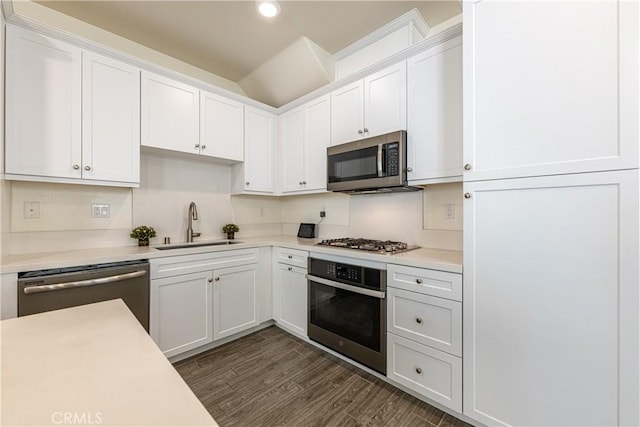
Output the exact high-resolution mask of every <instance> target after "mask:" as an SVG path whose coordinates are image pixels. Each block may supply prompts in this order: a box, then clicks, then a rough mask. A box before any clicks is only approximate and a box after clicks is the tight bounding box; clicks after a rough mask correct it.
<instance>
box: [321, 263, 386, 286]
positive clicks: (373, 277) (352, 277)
mask: <svg viewBox="0 0 640 427" xmlns="http://www.w3.org/2000/svg"><path fill="white" fill-rule="evenodd" d="M308 271H309V274H310V275H312V276H316V277H320V278H323V279H327V280H333V281H336V282H341V283H346V284H351V285H356V286H363V287H367V288H372V289H381V288H385V287H386V286H385V285H386V271H384V270H377V269H374V268H368V267H362V266H359V265H351V264H343V263H339V262H334V261H327V260H322V259H316V258H309V270H308Z"/></svg>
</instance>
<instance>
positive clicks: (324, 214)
mask: <svg viewBox="0 0 640 427" xmlns="http://www.w3.org/2000/svg"><path fill="white" fill-rule="evenodd" d="M326 216H327V212H326V211H324V210H322V211H320V218H324V217H326Z"/></svg>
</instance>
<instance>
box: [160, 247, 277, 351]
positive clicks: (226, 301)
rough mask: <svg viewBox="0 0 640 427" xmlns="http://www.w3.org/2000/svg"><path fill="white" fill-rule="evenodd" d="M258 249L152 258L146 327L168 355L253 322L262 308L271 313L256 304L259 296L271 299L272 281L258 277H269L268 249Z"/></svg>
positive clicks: (251, 324) (200, 344) (220, 336)
mask: <svg viewBox="0 0 640 427" xmlns="http://www.w3.org/2000/svg"><path fill="white" fill-rule="evenodd" d="M261 250H262V248H261ZM261 250H258V249H257V248H253V249H239V250H231V251H221V252H213V253H205V254H197V255H183V256H174V257H166V258H158V259H152V260H151V292H150V327H149V329H150V334H151V338H153V340H154V341H155V342H156V344H158V347H160V349H161V350H162V352H163V353H164V354H165V355H166V356H167V357H172V356H176V355H178V354H181V353H184V352H186V351H188V350H193V349H195V348H198V347H201V346H204V345H206V344H209V343H212V342H213V341H214V340H218V339H221V338H226V337H229V336H231V335H234V334H237V333H239V332H242V331H245V330H247V329H250V328H252V327H254V326H257V325H258V324H259V323H260V322H261V316H263V317H264V316H265V313H267V314H269V318H271V317H270V313H269V311H270V310H265V309H264V308H261V307H262V306H260V305H259V304H258V303H259V301H258V298H259V296H261V297H263V298H265V297H266V298H269V304H271V302H270V292H266V289H265V288H266V287H270V286H271V282H270V281H269V280H268V279H267V280H266V281H265V280H259V279H258V278H259V277H260V276H261V275H262V276H266V277H269V276H270V275H269V273H268V272H269V266H270V261H271V256H270V250H268V251H266V252H267V254H266V256H262V255H260V254H261V252H260V251H261ZM262 252H264V251H262ZM214 267H217V268H214ZM260 272H262V273H260ZM261 312H262V313H261Z"/></svg>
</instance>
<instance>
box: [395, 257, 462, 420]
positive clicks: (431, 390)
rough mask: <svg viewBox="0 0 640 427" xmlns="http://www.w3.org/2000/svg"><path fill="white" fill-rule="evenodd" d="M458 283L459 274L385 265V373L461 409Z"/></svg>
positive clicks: (453, 407) (460, 343) (433, 398)
mask: <svg viewBox="0 0 640 427" xmlns="http://www.w3.org/2000/svg"><path fill="white" fill-rule="evenodd" d="M461 285H462V275H460V274H456V273H450V272H443V271H435V270H429V269H424V268H416V267H407V266H402V265H394V264H388V265H387V377H388V378H389V379H391V380H393V381H395V382H397V383H399V384H401V385H403V386H405V387H407V388H409V389H411V390H413V391H415V392H417V393H419V394H420V395H422V396H424V397H426V398H427V399H430V400H432V401H434V402H438V403H440V404H442V405H444V406H446V407H447V408H450V409H452V410H454V411H457V412H462V357H461V356H462V302H461V301H462V295H461V290H462V289H461ZM442 296H445V297H446V298H442Z"/></svg>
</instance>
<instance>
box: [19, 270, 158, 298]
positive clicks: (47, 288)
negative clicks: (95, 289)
mask: <svg viewBox="0 0 640 427" xmlns="http://www.w3.org/2000/svg"><path fill="white" fill-rule="evenodd" d="M146 274H147V272H146V271H145V270H138V271H133V272H131V273H124V274H117V275H115V276H109V277H100V278H98V279H88V280H79V281H77V282H64V283H56V284H53V285H40V286H37V285H36V286H25V288H24V289H23V291H24V293H25V294H27V295H29V294H36V293H39V292H51V291H62V290H65V289H71V288H80V287H83V286H95V285H105V284H107V283H114V282H121V281H123V280H129V279H135V278H136V277H142V276H144V275H146Z"/></svg>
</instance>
